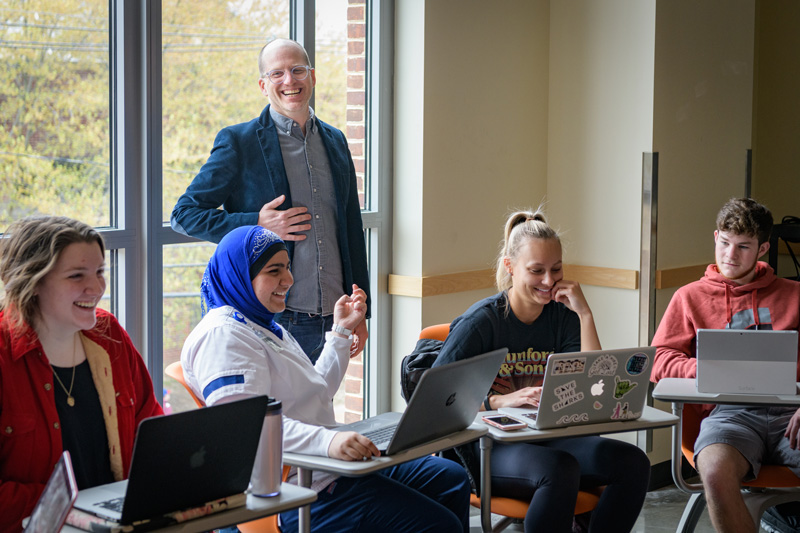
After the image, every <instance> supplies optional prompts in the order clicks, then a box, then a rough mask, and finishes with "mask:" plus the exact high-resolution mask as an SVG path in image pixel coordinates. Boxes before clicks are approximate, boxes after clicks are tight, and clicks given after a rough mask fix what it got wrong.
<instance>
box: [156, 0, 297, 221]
mask: <svg viewBox="0 0 800 533" xmlns="http://www.w3.org/2000/svg"><path fill="white" fill-rule="evenodd" d="M161 16H162V32H163V35H162V42H163V54H162V63H163V65H162V68H163V79H162V106H163V117H164V119H163V124H162V128H163V139H162V143H163V196H162V198H163V220H164V221H168V220H169V215H170V213H171V212H172V208H173V207H174V206H175V202H176V201H177V199H178V196H180V195H181V194H183V192H184V191H185V190H186V187H187V186H188V185H189V183H190V182H191V180H192V178H194V176H195V174H197V171H198V170H200V167H201V166H202V164H203V163H204V162H205V161H206V159H207V158H208V154H209V152H210V151H211V147H212V145H213V143H214V137H215V136H216V134H217V132H218V131H219V130H220V129H222V128H224V127H225V126H230V125H232V124H238V123H241V122H246V121H249V120H251V119H253V118H255V117H257V116H258V115H259V114H260V113H261V110H262V109H263V108H264V106H265V105H266V104H267V101H266V98H264V96H263V95H262V94H261V92H260V90H259V88H258V77H259V72H258V52H259V51H260V50H261V47H262V46H263V45H264V44H266V43H267V42H268V41H269V40H271V39H273V38H275V37H288V36H289V0H237V1H229V0H203V1H202V2H185V1H179V0H164V2H163V4H162V15H161Z"/></svg>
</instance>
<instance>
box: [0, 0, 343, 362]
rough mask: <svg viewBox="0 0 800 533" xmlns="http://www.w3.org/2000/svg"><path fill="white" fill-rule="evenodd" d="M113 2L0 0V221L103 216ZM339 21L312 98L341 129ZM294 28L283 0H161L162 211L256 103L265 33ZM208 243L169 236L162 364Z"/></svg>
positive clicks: (107, 214)
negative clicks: (175, 241)
mask: <svg viewBox="0 0 800 533" xmlns="http://www.w3.org/2000/svg"><path fill="white" fill-rule="evenodd" d="M325 1H327V0H325ZM108 6H109V2H108V0H5V1H4V2H3V4H2V5H0V62H2V66H3V69H4V73H3V75H2V76H0V125H1V126H2V127H0V232H2V231H4V230H5V228H6V227H8V225H9V224H10V223H11V222H12V221H14V220H16V219H18V218H21V217H23V216H27V215H32V214H58V215H66V216H70V217H73V218H77V219H80V220H82V221H84V222H87V223H89V224H92V225H94V226H100V227H102V226H109V225H111V197H110V189H111V171H110V168H111V165H110V161H111V134H110V131H111V98H110V94H111V92H110V89H109V87H110V72H111V68H110V52H109V42H110V39H111V35H110V14H109V10H108ZM342 6H343V9H346V4H344V3H342ZM341 30H342V31H341V38H340V39H338V40H337V39H328V40H327V41H326V42H325V43H321V44H320V46H319V47H318V50H317V52H316V64H315V65H314V66H315V67H316V69H317V81H318V85H317V89H316V93H315V94H316V102H315V110H316V112H317V114H318V115H319V116H320V118H322V119H323V120H325V121H326V122H328V123H331V124H333V125H335V126H336V127H339V128H340V129H344V128H345V114H346V111H345V110H346V77H347V74H346V49H347V44H346V40H345V38H344V35H345V28H344V27H343V28H342V29H341ZM288 36H289V1H288V0H202V1H197V0H164V1H163V3H162V55H161V62H162V87H161V91H162V93H161V97H162V123H161V128H162V131H161V133H162V138H161V142H162V169H163V180H162V181H163V183H162V202H163V210H162V215H163V220H165V221H166V220H169V214H170V212H171V211H172V207H173V206H174V205H175V202H176V200H177V199H178V196H180V194H182V193H183V192H184V190H185V189H186V187H187V185H188V184H189V183H190V181H191V180H192V178H194V176H195V175H196V173H197V171H198V170H199V169H200V167H201V166H202V164H203V163H204V162H205V160H206V158H207V157H208V154H209V151H210V149H211V146H212V144H213V141H214V137H215V135H216V133H217V132H218V131H219V130H220V129H222V128H223V127H225V126H228V125H231V124H236V123H239V122H245V121H248V120H250V119H252V118H253V117H255V116H257V115H259V114H260V113H261V110H262V109H263V107H264V106H265V105H266V104H267V100H266V99H265V98H264V96H263V95H262V94H261V92H260V90H259V88H258V76H259V72H258V53H259V51H260V49H261V47H262V46H263V45H264V44H265V43H266V42H268V41H269V40H271V39H273V38H275V37H288ZM139 81H140V80H131V81H130V83H138V82H139ZM120 151H121V149H120ZM120 201H124V199H121V200H120ZM132 207H133V208H134V209H137V207H135V206H132ZM213 250H214V245H212V244H208V243H203V244H199V245H179V246H177V245H176V246H166V247H164V250H163V251H164V254H163V257H164V270H163V287H164V301H163V306H164V317H165V320H164V363H165V364H167V363H169V362H171V361H173V360H176V359H177V358H178V357H179V355H180V348H181V346H182V345H183V341H184V339H185V338H186V336H187V335H188V333H189V332H190V331H191V329H192V327H193V326H194V325H195V324H196V323H197V322H199V320H200V297H199V288H200V280H201V278H202V275H203V272H204V270H205V265H206V263H207V261H208V258H209V257H210V256H211V253H212V252H213ZM107 304H108V302H107V301H104V307H108V305H107Z"/></svg>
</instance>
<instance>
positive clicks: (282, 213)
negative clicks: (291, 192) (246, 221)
mask: <svg viewBox="0 0 800 533" xmlns="http://www.w3.org/2000/svg"><path fill="white" fill-rule="evenodd" d="M284 201H286V196H285V195H283V194H282V195H280V196H278V197H277V198H275V199H274V200H272V201H271V202H267V203H266V204H264V206H263V207H262V208H261V210H260V211H259V212H258V225H259V226H261V227H262V228H267V229H268V230H270V231H272V232H274V233H276V234H277V235H278V237H280V238H281V239H283V240H284V241H303V240H305V238H306V236H305V235H303V234H297V232H302V231H308V230H310V229H311V224H303V222H307V221H309V220H311V215H309V214H308V209H307V208H305V207H290V208H289V209H286V210H278V209H277V208H278V206H280V205H281V204H282V203H283V202H284Z"/></svg>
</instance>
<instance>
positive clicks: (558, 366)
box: [499, 347, 656, 429]
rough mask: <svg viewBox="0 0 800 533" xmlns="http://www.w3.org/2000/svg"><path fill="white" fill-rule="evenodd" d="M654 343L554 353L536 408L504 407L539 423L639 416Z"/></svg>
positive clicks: (592, 421) (561, 424) (541, 425)
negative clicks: (650, 344)
mask: <svg viewBox="0 0 800 533" xmlns="http://www.w3.org/2000/svg"><path fill="white" fill-rule="evenodd" d="M655 350H656V349H655V348H654V347H640V348H626V349H619V350H598V351H592V352H575V353H564V354H553V355H551V356H550V357H549V358H548V360H547V367H546V370H545V376H544V382H543V383H542V396H541V400H540V402H539V408H538V409H532V408H524V407H502V408H500V409H499V411H500V412H501V413H503V414H506V415H509V416H513V417H515V418H518V419H520V420H524V421H525V422H526V423H527V424H528V426H530V427H532V428H535V429H551V428H557V427H564V426H574V425H579V424H597V423H601V422H616V421H620V420H635V419H637V418H639V417H640V416H642V411H643V410H644V406H645V400H646V399H647V390H648V388H649V378H650V365H651V362H652V360H653V357H654V356H655Z"/></svg>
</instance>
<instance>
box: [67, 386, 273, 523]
mask: <svg viewBox="0 0 800 533" xmlns="http://www.w3.org/2000/svg"><path fill="white" fill-rule="evenodd" d="M268 401H269V399H268V398H267V396H256V397H253V398H247V399H245V400H239V401H235V402H230V403H225V404H219V405H215V406H213V407H205V408H202V409H196V410H193V411H187V412H183V413H177V414H173V415H168V416H160V417H153V418H148V419H146V420H142V422H141V423H140V424H139V429H138V431H137V433H136V441H135V442H134V447H133V458H132V460H131V468H130V474H129V476H128V479H127V480H124V481H117V482H115V483H109V484H107V485H100V486H98V487H92V488H90V489H85V490H81V491H80V492H79V493H78V499H77V500H76V501H75V507H76V508H77V509H80V510H82V511H85V512H88V513H91V514H94V515H96V516H99V517H101V518H104V519H106V520H109V521H113V522H117V523H118V524H120V525H125V526H127V525H136V524H138V523H140V522H146V521H148V520H156V521H157V519H159V518H161V517H163V516H164V515H165V514H167V513H172V512H175V511H181V510H184V509H190V508H193V507H197V506H200V505H203V504H205V503H208V502H211V501H214V500H217V499H220V498H225V497H228V496H232V495H234V494H240V493H242V492H244V491H245V490H247V486H248V483H249V482H250V475H251V473H252V470H253V462H254V461H255V457H256V451H257V449H258V442H259V439H260V437H261V428H262V426H263V423H264V416H265V414H266V412H267V403H268Z"/></svg>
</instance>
